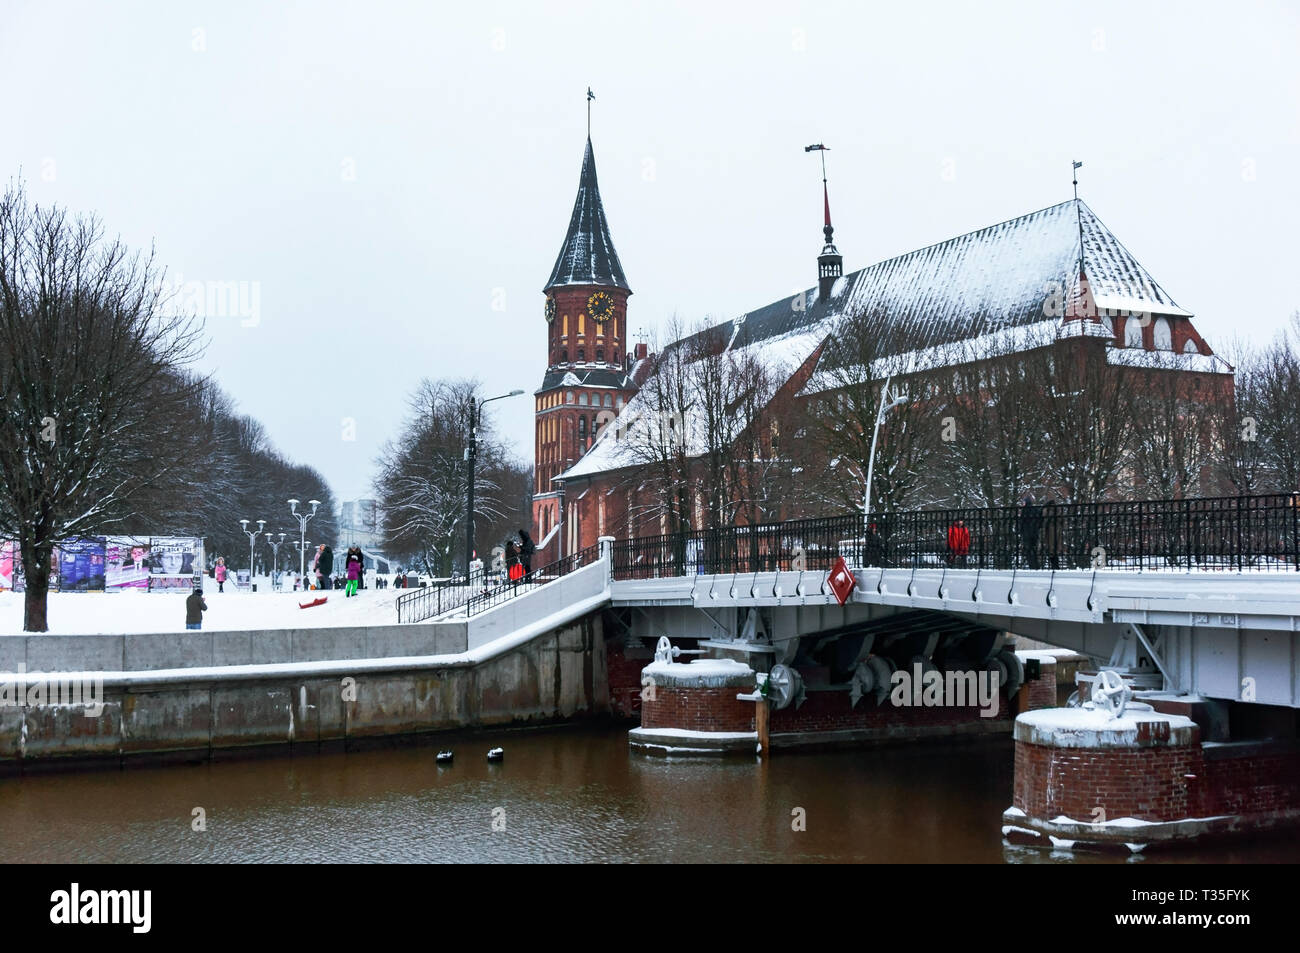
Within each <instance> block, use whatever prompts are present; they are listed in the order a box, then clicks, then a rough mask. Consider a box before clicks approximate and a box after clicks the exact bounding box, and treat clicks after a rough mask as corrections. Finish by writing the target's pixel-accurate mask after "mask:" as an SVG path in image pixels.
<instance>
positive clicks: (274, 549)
mask: <svg viewBox="0 0 1300 953" xmlns="http://www.w3.org/2000/svg"><path fill="white" fill-rule="evenodd" d="M271 536H272V534H271V533H267V534H266V544H267V545H268V546H270V547H271V585H272V587H273V588H274V586H275V573H276V571H277V570H278V569H279V568H280V547H281V546H283V545H284V536H285V534H284V533H281V534H280V541H279V542H278V543H277V542H276V541H275V540H273V539H272V538H271Z"/></svg>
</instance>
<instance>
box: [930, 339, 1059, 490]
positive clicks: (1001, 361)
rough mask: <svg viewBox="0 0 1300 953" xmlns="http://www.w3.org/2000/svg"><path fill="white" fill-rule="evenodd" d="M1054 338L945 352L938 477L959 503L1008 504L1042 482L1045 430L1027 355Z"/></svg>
mask: <svg viewBox="0 0 1300 953" xmlns="http://www.w3.org/2000/svg"><path fill="white" fill-rule="evenodd" d="M1054 337H1055V331H1054V330H1053V331H1052V332H1051V336H1050V337H1043V336H1039V337H1035V336H1034V335H1033V334H1032V333H1031V334H1028V335H1027V338H1028V339H1027V340H1016V341H999V340H997V339H993V338H984V339H976V340H973V341H969V342H959V343H957V344H953V345H950V346H948V347H947V348H945V351H946V352H947V353H946V357H947V360H948V361H949V363H951V364H952V365H954V367H953V374H952V384H951V387H952V390H951V393H950V395H949V400H948V402H947V404H946V407H945V410H946V413H945V415H944V417H945V419H944V420H943V421H942V425H943V426H942V427H941V431H940V440H941V446H942V459H943V465H942V467H941V470H940V472H942V473H943V474H944V476H945V478H946V483H947V486H948V488H949V498H948V501H949V502H950V503H951V504H953V505H956V506H980V507H986V506H1012V505H1014V504H1015V502H1016V501H1017V500H1018V499H1020V498H1021V497H1022V496H1024V494H1025V492H1026V491H1027V490H1029V489H1030V488H1032V487H1036V486H1037V485H1038V484H1039V483H1040V482H1041V478H1040V475H1039V473H1038V470H1037V461H1038V459H1039V457H1040V456H1041V451H1042V437H1043V432H1042V428H1041V426H1040V424H1039V421H1038V420H1037V419H1036V414H1035V412H1034V407H1035V406H1036V405H1037V404H1038V402H1039V397H1040V395H1039V393H1038V391H1037V388H1038V386H1039V383H1038V382H1037V381H1036V380H1034V377H1033V375H1032V374H1031V373H1030V367H1029V364H1028V362H1027V361H1026V360H1025V352H1032V351H1033V350H1035V349H1036V348H1038V347H1042V346H1045V345H1046V344H1049V343H1050V342H1051V340H1052V339H1054Z"/></svg>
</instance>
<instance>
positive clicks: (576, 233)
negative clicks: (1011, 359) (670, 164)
mask: <svg viewBox="0 0 1300 953" xmlns="http://www.w3.org/2000/svg"><path fill="white" fill-rule="evenodd" d="M543 293H544V294H545V296H546V300H545V303H544V305H543V308H544V313H545V316H546V375H545V376H544V377H543V378H542V386H541V387H539V388H538V389H537V391H536V392H535V397H536V418H537V419H536V431H535V437H534V439H535V444H534V445H535V447H536V459H535V470H534V480H535V482H534V485H533V527H534V529H535V531H536V532H537V533H538V534H539V535H538V537H537V540H538V547H537V548H538V559H537V560H536V564H537V565H545V564H546V563H547V562H548V561H550V560H553V559H555V558H558V556H559V554H560V553H562V552H572V551H573V550H574V549H576V548H577V542H578V540H577V539H576V538H574V539H563V538H560V537H561V534H562V533H563V532H564V530H563V529H562V525H563V521H564V519H565V517H566V515H567V513H568V512H569V510H568V509H566V507H565V498H564V487H563V484H562V483H559V482H558V481H557V480H556V478H557V477H559V476H560V475H561V474H562V473H564V472H565V471H566V470H568V469H569V468H570V467H571V466H573V464H574V463H576V462H577V461H578V460H579V459H580V458H581V457H582V456H583V454H585V453H586V452H587V450H588V449H589V448H590V447H591V445H592V443H593V441H594V440H595V439H596V434H597V432H598V431H599V430H600V428H601V426H602V425H603V424H604V423H606V422H607V421H609V420H612V419H613V418H614V416H615V415H616V414H617V413H618V412H619V411H620V410H622V409H623V405H624V404H625V403H626V402H627V401H628V400H629V399H630V398H631V397H632V395H633V394H635V393H636V390H637V381H636V379H635V378H636V376H637V370H638V362H639V363H640V366H641V367H644V366H645V357H646V347H645V345H644V344H639V345H635V346H633V345H632V344H631V343H630V342H629V340H628V325H627V299H628V298H629V297H630V296H631V294H632V289H631V288H630V287H629V286H628V283H627V278H626V276H625V275H624V274H623V265H622V263H620V262H619V260H618V252H616V251H615V250H614V241H613V239H612V238H611V237H610V233H609V222H608V221H607V220H606V218H605V208H604V206H603V205H602V204H601V201H600V186H599V184H598V183H597V181H596V157H595V155H594V154H593V153H592V149H591V139H590V138H588V139H587V148H586V151H585V152H584V153H583V157H582V174H581V176H580V177H579V179H578V197H577V198H576V199H575V200H574V203H573V215H572V217H571V218H570V219H569V230H568V232H567V233H566V234H565V236H564V244H563V245H561V246H560V254H559V255H558V256H557V257H556V259H555V267H554V268H552V269H551V277H550V278H549V279H548V280H547V282H546V287H545V288H544V289H543ZM629 352H630V353H629ZM570 535H576V529H573V528H572V527H571V532H570ZM561 547H562V548H561Z"/></svg>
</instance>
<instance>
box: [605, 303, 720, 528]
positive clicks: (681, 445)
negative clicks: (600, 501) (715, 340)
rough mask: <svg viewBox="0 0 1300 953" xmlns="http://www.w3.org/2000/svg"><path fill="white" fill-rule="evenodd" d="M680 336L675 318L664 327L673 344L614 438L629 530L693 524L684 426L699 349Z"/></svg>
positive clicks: (689, 411)
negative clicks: (691, 365)
mask: <svg viewBox="0 0 1300 953" xmlns="http://www.w3.org/2000/svg"><path fill="white" fill-rule="evenodd" d="M683 332H684V328H683V325H682V322H681V320H680V319H679V318H677V317H676V316H675V315H674V316H673V318H672V320H671V321H670V322H669V325H668V328H667V333H668V335H669V337H670V338H671V339H672V340H673V342H674V343H672V344H669V345H667V346H666V347H664V348H663V349H662V350H661V351H659V352H658V354H657V356H656V358H655V366H654V369H653V370H652V372H651V374H650V376H649V377H648V378H647V379H646V381H645V383H644V384H643V385H642V387H641V389H640V390H639V391H638V392H637V395H636V399H635V400H634V401H633V402H632V403H630V404H629V405H628V407H627V409H626V410H625V411H624V413H623V414H622V415H621V416H620V417H619V419H618V421H617V422H616V424H615V425H614V433H613V439H614V440H615V441H616V444H617V461H616V462H617V464H618V466H619V473H618V480H619V485H620V487H621V488H622V489H623V490H624V491H625V492H626V493H627V496H628V500H629V503H628V508H629V516H630V518H631V521H632V522H633V525H635V526H641V527H647V528H648V527H651V526H655V525H659V526H662V527H663V528H664V530H666V531H667V532H669V533H679V532H682V531H683V530H686V529H689V528H690V527H691V526H692V525H693V523H694V519H693V515H694V514H693V501H692V496H693V493H692V484H691V475H692V465H691V456H692V448H691V446H690V444H691V433H690V431H689V428H688V422H689V421H690V420H691V418H692V415H693V414H694V412H695V408H696V402H697V400H698V395H697V394H696V393H695V390H694V380H693V377H694V375H693V373H692V371H691V369H690V364H691V361H692V360H693V359H694V358H695V357H696V356H697V355H698V354H699V353H700V351H699V347H700V346H699V345H698V344H692V343H691V342H689V341H687V340H683V338H684V337H685V335H684V333H683Z"/></svg>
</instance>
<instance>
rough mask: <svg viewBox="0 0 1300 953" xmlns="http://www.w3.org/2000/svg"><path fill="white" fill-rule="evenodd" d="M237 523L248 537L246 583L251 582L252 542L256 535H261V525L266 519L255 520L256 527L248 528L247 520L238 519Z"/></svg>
mask: <svg viewBox="0 0 1300 953" xmlns="http://www.w3.org/2000/svg"><path fill="white" fill-rule="evenodd" d="M239 525H240V526H242V527H243V528H244V535H245V536H247V537H248V584H249V585H250V586H251V585H252V584H253V543H254V542H255V541H256V540H257V537H259V536H261V535H262V527H263V526H265V525H266V520H258V521H257V529H255V530H250V529H249V528H248V520H240V521H239Z"/></svg>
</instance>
